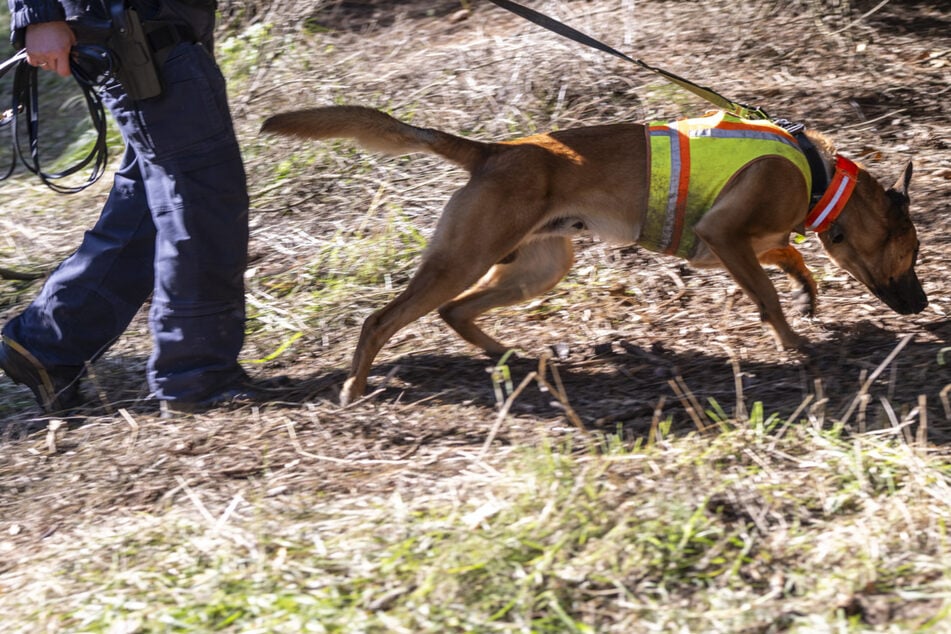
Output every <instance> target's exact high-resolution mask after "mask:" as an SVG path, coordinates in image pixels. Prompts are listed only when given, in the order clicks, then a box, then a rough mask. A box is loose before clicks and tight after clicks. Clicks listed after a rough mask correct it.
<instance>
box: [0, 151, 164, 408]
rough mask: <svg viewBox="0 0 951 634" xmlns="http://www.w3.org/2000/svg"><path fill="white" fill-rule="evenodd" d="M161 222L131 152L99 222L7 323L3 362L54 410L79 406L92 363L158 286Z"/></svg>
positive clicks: (0, 363)
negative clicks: (156, 269) (87, 367)
mask: <svg viewBox="0 0 951 634" xmlns="http://www.w3.org/2000/svg"><path fill="white" fill-rule="evenodd" d="M154 239H155V227H154V225H153V224H152V218H151V216H150V214H149V209H148V205H147V203H146V199H145V190H144V188H143V184H142V177H141V173H140V171H139V163H138V161H137V159H136V155H135V152H134V151H132V150H131V149H129V150H127V151H126V154H125V155H124V157H123V160H122V164H121V165H120V167H119V170H118V171H117V172H116V175H115V178H114V183H113V188H112V191H111V192H110V194H109V198H108V199H107V201H106V204H105V206H104V207H103V210H102V213H101V215H100V217H99V220H98V221H97V223H96V224H95V226H94V227H93V228H92V229H90V230H89V231H87V232H86V233H85V236H84V238H83V241H82V243H81V245H80V246H79V248H78V249H77V250H76V252H75V253H73V254H72V255H71V256H69V257H68V258H67V259H66V260H65V261H64V262H63V263H62V264H60V266H59V267H58V268H57V269H56V270H55V271H53V273H52V274H51V275H50V276H49V278H48V279H47V280H46V282H45V283H44V285H43V288H42V289H41V290H40V293H39V295H38V296H37V297H36V299H34V300H33V302H32V303H31V304H30V305H29V306H28V307H27V309H26V310H25V311H24V312H23V313H21V314H20V315H18V316H16V317H14V318H13V319H12V320H10V321H9V322H8V323H7V324H6V325H5V326H4V328H3V337H4V343H3V345H2V347H0V366H2V367H3V369H4V370H5V371H6V373H7V374H8V375H9V376H10V378H12V379H13V380H14V381H17V382H18V383H24V384H26V385H27V386H29V387H30V388H31V389H32V390H33V392H34V394H35V395H36V397H37V401H38V402H39V403H40V405H42V406H43V407H44V409H46V410H48V411H56V410H61V409H64V408H68V407H73V406H76V405H79V404H80V400H81V399H80V395H79V391H78V388H79V377H80V376H81V375H82V373H83V371H84V366H85V363H86V362H88V361H92V360H94V359H96V358H97V357H98V356H100V355H101V354H102V353H103V352H105V351H106V350H107V349H108V347H109V346H110V345H111V344H112V343H113V342H114V341H115V340H116V338H117V337H118V336H119V335H120V334H122V332H123V331H124V330H125V329H126V327H127V326H128V325H129V322H130V321H131V320H132V318H133V316H135V313H136V311H138V309H139V307H141V306H142V303H143V302H144V301H145V299H146V298H147V297H148V295H149V293H150V292H151V290H152V285H153V275H152V262H153V259H154V248H153V244H154Z"/></svg>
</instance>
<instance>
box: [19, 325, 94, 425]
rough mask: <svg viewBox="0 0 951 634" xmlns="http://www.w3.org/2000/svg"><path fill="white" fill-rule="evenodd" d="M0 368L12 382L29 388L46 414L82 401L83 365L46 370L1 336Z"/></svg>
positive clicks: (24, 351)
mask: <svg viewBox="0 0 951 634" xmlns="http://www.w3.org/2000/svg"><path fill="white" fill-rule="evenodd" d="M0 370H3V372H4V373H5V374H6V375H7V376H8V377H10V379H11V380H12V381H13V382H14V383H19V384H21V385H25V386H27V387H28V388H30V390H32V392H33V396H35V397H36V402H37V403H39V405H40V407H42V408H43V411H44V412H46V413H47V414H55V413H58V412H63V411H68V410H72V409H76V408H78V407H79V406H81V405H82V404H83V397H82V394H80V392H79V379H80V377H81V376H82V375H83V372H84V371H85V368H83V367H60V368H50V369H47V368H45V367H43V365H42V364H41V363H40V362H39V361H37V360H36V358H35V357H34V356H33V355H32V354H30V352H29V351H28V350H27V349H26V348H24V347H23V346H21V345H20V344H18V343H17V342H15V341H13V340H12V339H7V338H6V337H4V338H3V342H2V343H0Z"/></svg>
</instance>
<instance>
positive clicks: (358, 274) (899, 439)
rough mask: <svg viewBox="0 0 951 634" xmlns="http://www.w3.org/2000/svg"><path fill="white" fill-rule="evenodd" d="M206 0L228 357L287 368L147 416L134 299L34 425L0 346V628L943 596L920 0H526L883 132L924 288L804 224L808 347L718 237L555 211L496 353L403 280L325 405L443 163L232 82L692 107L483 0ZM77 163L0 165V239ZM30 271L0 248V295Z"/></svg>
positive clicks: (285, 88) (382, 627) (427, 619)
mask: <svg viewBox="0 0 951 634" xmlns="http://www.w3.org/2000/svg"><path fill="white" fill-rule="evenodd" d="M222 4H223V7H224V16H223V18H224V19H223V26H222V33H221V38H220V40H219V41H220V46H219V51H218V53H219V57H220V59H221V61H222V63H223V66H224V68H225V70H226V72H227V74H228V76H229V79H230V86H231V91H232V103H233V109H234V111H235V115H236V122H237V125H238V128H239V135H240V137H241V140H242V144H243V147H244V150H245V158H246V162H247V166H248V172H249V175H250V183H251V189H252V200H253V210H252V227H253V229H252V231H253V255H254V257H255V261H254V262H253V265H252V270H251V271H250V272H249V276H248V298H249V309H250V313H251V321H250V323H249V336H248V342H247V345H246V349H245V354H244V357H245V361H246V363H247V365H248V367H249V368H250V369H251V370H252V371H255V372H257V371H260V373H262V374H264V375H270V374H276V373H286V374H288V375H290V376H291V377H293V378H294V379H296V384H295V385H294V387H293V388H290V389H288V390H287V392H286V394H282V395H281V397H280V399H278V400H277V401H276V402H273V403H268V404H263V405H261V406H260V407H255V408H245V409H240V410H235V411H227V412H216V413H213V414H209V415H205V416H198V417H194V418H189V419H184V420H177V421H162V420H159V419H158V418H157V417H156V410H155V406H154V404H153V403H152V402H150V401H149V400H148V398H147V389H146V388H145V386H144V381H143V379H142V371H143V367H144V363H145V359H146V357H147V355H148V350H149V348H148V346H149V343H148V334H147V332H146V328H145V324H144V320H143V319H142V318H141V317H140V318H139V319H137V320H136V322H135V323H134V324H133V327H132V328H131V329H130V331H129V333H128V334H127V336H125V337H123V339H122V340H120V342H119V343H118V344H117V345H116V347H115V348H114V349H113V350H111V351H110V353H109V354H108V355H106V357H104V358H103V359H102V360H100V361H99V362H98V363H97V364H96V365H95V367H94V368H93V379H94V381H93V385H92V386H91V387H90V388H89V393H90V395H93V394H95V395H97V396H98V398H97V399H96V402H97V405H96V406H95V407H90V408H89V410H88V411H87V412H85V413H84V414H85V415H84V416H81V417H78V418H77V419H75V420H71V421H67V422H66V424H58V423H57V424H51V423H52V422H51V421H48V420H46V419H44V418H42V417H40V416H39V415H38V413H37V410H36V409H34V408H33V407H32V406H31V399H30V397H29V395H28V394H26V393H25V392H24V391H23V390H22V389H19V388H16V387H14V386H12V385H10V384H9V383H8V382H6V381H4V382H2V383H0V398H2V402H0V535H2V537H0V611H2V612H3V614H4V615H5V617H6V622H5V628H6V629H9V630H10V631H23V632H27V631H29V632H34V631H128V632H132V631H143V632H145V631H208V630H211V629H221V630H224V631H242V632H245V631H302V630H303V629H304V625H303V624H304V623H306V624H307V625H308V626H309V627H310V628H311V629H313V630H316V631H321V628H323V629H325V630H327V631H354V632H356V631H380V632H382V631H411V632H418V631H433V632H435V631H440V632H445V631H460V632H461V631H513V632H514V631H552V632H563V631H599V632H600V631H604V632H608V631H616V632H632V631H633V632H637V631H645V632H646V631H721V632H739V631H749V632H770V631H801V632H817V631H818V632H822V631H856V632H857V631H894V632H899V631H901V632H905V631H913V630H915V629H916V628H917V629H921V630H924V629H927V628H928V627H930V628H931V629H933V630H934V631H945V630H947V628H946V627H945V626H944V625H943V622H942V621H943V619H944V617H945V616H946V614H947V605H949V603H948V583H947V570H948V560H947V552H948V541H947V535H946V529H945V526H946V525H947V515H948V513H949V509H951V504H949V498H948V489H947V487H948V479H947V474H948V465H949V461H948V459H947V457H946V455H945V443H946V442H947V441H948V438H949V432H948V429H949V428H948V423H949V422H951V409H949V405H948V402H947V398H948V392H947V389H948V388H947V387H946V386H948V385H949V384H951V372H949V369H948V357H947V355H948V354H951V353H949V351H948V350H947V348H948V347H949V346H951V344H949V343H948V339H949V335H951V331H949V326H948V321H947V316H946V313H947V311H948V310H949V309H951V291H949V287H948V285H947V281H946V280H947V271H946V269H947V262H948V258H947V253H948V240H947V237H946V235H945V233H946V232H945V231H944V224H945V223H944V221H945V219H946V218H947V214H948V210H949V207H948V200H949V199H951V178H949V177H951V155H949V151H948V150H949V146H948V140H947V130H948V129H949V123H951V115H949V111H948V106H947V102H948V100H947V73H948V68H949V66H948V64H949V63H951V59H949V58H948V53H947V52H948V50H949V49H951V39H949V36H948V33H949V29H948V23H949V19H951V18H949V15H948V12H947V10H943V9H939V8H935V7H932V6H926V5H925V4H918V3H907V2H901V3H900V2H896V1H894V0H893V1H892V2H891V3H888V4H887V5H884V6H883V7H881V8H880V9H879V10H878V11H876V12H875V13H872V14H871V15H869V16H868V17H865V18H864V19H861V20H859V21H857V22H855V23H854V24H851V22H852V20H853V19H855V18H858V17H859V16H861V15H862V14H864V13H866V12H867V11H869V10H870V9H873V8H874V6H875V4H877V3H875V4H872V3H870V2H869V3H859V2H852V6H851V7H849V6H848V4H847V3H837V4H835V6H834V7H833V5H831V4H829V5H823V4H821V3H797V2H788V3H779V4H776V3H753V4H752V5H750V4H746V5H736V4H729V3H715V4H713V5H711V4H710V3H702V4H701V3H681V2H638V3H634V2H630V1H627V0H617V1H601V0H598V1H592V2H538V3H534V4H533V6H536V7H537V8H539V9H541V10H544V11H546V12H549V13H551V14H552V15H554V16H556V17H559V18H561V19H564V20H566V21H569V22H571V23H572V24H573V25H575V26H577V27H579V28H581V29H583V30H585V31H587V32H590V33H592V34H595V35H597V36H599V37H602V38H603V39H605V40H606V41H608V42H609V43H611V44H613V45H615V46H617V47H618V48H620V49H621V50H624V51H626V52H633V53H634V54H636V55H638V56H640V57H643V58H644V59H645V60H647V61H649V62H652V63H655V64H659V65H661V66H664V67H665V68H668V69H669V70H671V71H673V72H676V73H680V74H683V75H686V76H688V77H691V78H693V79H696V80H697V81H699V82H700V83H707V84H710V85H711V86H713V87H715V88H716V89H717V90H719V91H721V92H723V93H724V94H726V95H728V96H730V97H732V98H734V99H736V100H739V101H744V102H749V103H755V104H759V105H761V106H763V107H765V108H766V109H767V110H768V111H769V112H770V113H772V114H774V115H776V116H785V117H788V118H792V119H802V120H804V121H806V122H807V123H808V124H809V125H811V126H813V127H815V128H816V129H819V130H822V131H824V132H827V133H829V134H830V135H831V136H832V137H833V138H835V139H836V140H837V141H838V142H839V145H840V148H841V149H842V150H843V151H845V152H846V153H848V154H849V155H850V156H852V157H854V158H860V159H862V160H864V161H865V162H866V163H867V164H868V165H869V167H870V169H871V170H872V171H873V173H875V174H877V175H879V176H881V177H882V179H883V180H891V178H892V177H893V176H894V175H896V174H897V173H898V172H899V170H900V168H901V166H902V165H903V164H904V162H905V161H906V160H908V159H910V158H914V159H915V162H916V171H915V179H914V181H913V184H912V192H913V205H914V208H915V210H916V212H915V213H916V214H917V216H916V219H917V222H918V225H919V227H920V233H921V237H922V259H921V264H920V267H919V274H920V276H921V277H922V279H923V280H924V283H925V287H926V290H927V291H928V293H929V296H930V298H931V300H932V304H931V307H930V308H929V310H928V311H927V312H925V313H923V314H922V315H919V316H916V317H913V318H906V317H898V316H895V315H892V314H890V313H889V312H888V311H887V309H886V308H885V307H884V306H882V305H880V304H879V303H877V302H876V301H875V300H874V299H873V298H871V297H870V296H869V295H868V294H867V293H866V292H865V290H864V289H863V288H861V287H860V286H859V285H857V284H856V283H855V282H853V281H852V280H850V279H849V278H848V277H847V276H846V275H845V274H844V273H842V272H841V271H839V270H837V269H836V268H834V266H833V265H832V264H831V263H830V262H829V261H828V260H827V259H826V258H825V257H824V256H823V255H822V254H821V253H820V250H819V249H818V246H817V244H816V243H815V241H814V240H813V239H810V240H808V241H807V242H806V243H805V244H804V245H803V250H804V252H805V253H806V259H807V262H808V263H809V264H810V266H811V267H812V268H813V270H814V272H815V273H816V276H817V279H818V281H819V285H820V293H821V296H820V314H819V317H818V318H817V320H815V321H812V322H807V321H803V320H798V321H797V322H796V323H795V324H794V326H795V327H796V328H797V329H798V330H800V331H802V332H803V333H804V334H806V335H808V336H809V337H810V338H811V339H813V340H815V341H816V342H817V343H818V344H819V345H818V350H817V352H816V354H814V355H813V356H811V357H809V358H803V357H800V356H798V355H787V354H777V353H775V352H774V351H773V348H772V342H771V340H770V337H769V336H768V335H767V334H766V333H765V332H764V331H763V329H762V328H761V326H760V325H759V323H758V320H757V318H756V315H755V310H754V309H753V307H752V305H751V304H750V303H749V302H748V301H747V300H745V299H744V298H743V297H741V296H740V295H739V294H737V293H736V292H734V291H732V290H731V289H732V285H731V283H730V281H729V279H728V277H727V276H726V275H725V274H723V273H720V272H710V271H693V270H690V269H688V268H686V267H685V266H683V265H682V264H681V263H680V262H678V261H676V260H670V259H665V258H661V257H659V256H654V255H652V254H648V253H645V252H642V251H639V250H636V249H620V250H619V249H614V248H608V247H606V246H605V245H602V244H600V243H597V242H595V241H593V240H591V239H585V240H581V241H579V256H578V259H579V263H578V266H577V267H576V269H575V270H574V271H573V272H572V273H571V274H570V276H569V278H568V279H567V280H566V281H565V283H563V284H562V285H561V286H560V287H559V288H558V289H556V290H555V291H554V292H552V293H550V294H549V295H547V296H546V297H545V298H543V299H541V300H539V301H536V302H534V303H532V304H531V305H529V306H527V307H515V308H511V309H504V310H500V311H497V312H496V313H494V314H493V315H492V316H490V317H489V320H488V321H489V324H490V329H491V330H493V331H494V332H496V333H499V334H500V335H502V336H504V337H505V339H506V341H507V342H508V343H510V344H512V345H515V346H517V347H519V348H520V349H521V350H522V351H523V352H522V353H521V354H520V355H519V357H517V358H512V359H510V360H509V361H508V363H507V365H506V366H505V370H506V371H507V372H508V376H509V380H510V383H509V384H506V380H505V377H506V373H505V372H501V371H499V370H498V369H496V370H495V372H492V373H490V372H489V371H487V370H492V367H491V364H490V362H489V361H487V360H484V359H483V358H481V357H479V356H478V355H476V354H474V353H473V351H472V350H471V349H469V348H468V347H467V346H465V345H464V344H462V343H461V342H459V341H458V340H457V339H456V338H454V337H453V336H452V335H450V334H449V333H448V332H447V329H446V328H445V327H444V326H443V325H442V324H441V322H440V321H439V320H438V318H434V317H429V318H426V319H423V320H421V321H420V322H419V323H417V324H414V325H413V326H411V327H409V328H407V329H406V330H405V331H403V332H402V333H400V334H399V335H398V336H397V337H396V338H395V339H394V341H393V342H392V343H391V344H390V346H388V348H387V349H386V350H384V352H383V354H382V355H381V357H380V363H379V366H378V367H377V370H376V372H375V374H374V376H373V377H372V383H371V391H375V393H374V395H373V396H372V398H370V399H368V400H367V401H365V402H362V403H360V404H358V405H357V406H355V407H352V408H349V409H346V410H341V409H340V408H338V407H337V406H336V405H335V404H334V403H335V397H336V390H337V388H338V387H339V384H340V382H341V381H342V378H343V372H344V369H345V368H346V366H347V364H348V362H349V355H350V353H351V351H352V347H353V344H354V341H355V337H356V334H357V331H358V330H359V325H360V323H361V322H362V320H363V318H364V317H365V316H366V315H367V314H369V312H370V311H372V310H373V309H375V308H376V307H378V306H380V305H381V304H382V303H383V302H385V301H386V299H387V298H389V297H391V296H392V295H393V293H394V292H396V291H397V290H398V289H399V288H400V287H401V286H402V284H403V283H405V281H406V279H407V278H408V276H409V275H411V274H412V271H413V267H414V266H415V264H416V262H417V256H418V254H419V251H420V249H422V248H423V245H424V243H425V238H426V236H427V235H428V234H429V232H430V231H431V230H432V228H433V226H434V223H435V219H436V216H437V213H438V209H439V208H440V207H441V205H442V204H443V202H444V201H445V199H446V198H447V197H448V195H449V194H450V193H451V192H452V191H453V190H454V189H455V188H456V187H458V186H459V185H460V184H461V182H462V179H463V177H462V175H461V174H460V173H459V172H458V171H457V170H455V169H454V168H452V167H450V166H447V165H444V164H442V163H439V162H438V161H437V160H435V159H431V158H429V157H407V158H399V159H381V158H380V157H377V156H373V155H369V154H366V153H363V152H360V151H357V150H354V149H353V148H350V147H349V146H346V145H329V144H328V145H317V144H310V143H288V142H287V141H285V140H281V141H280V142H276V141H275V140H274V139H267V138H261V137H259V136H258V135H257V128H258V126H259V125H260V122H261V120H262V119H263V118H264V117H266V116H267V115H269V114H272V113H273V112H276V111H280V110H283V109H289V108H296V107H304V106H307V105H316V104H327V103H334V102H347V103H359V104H364V105H372V106H377V107H382V108H386V109H388V110H390V111H392V112H394V114H396V115H398V116H400V117H402V118H404V119H406V120H409V121H413V122H416V123H419V124H423V125H429V126H436V127H442V128H445V129H447V130H452V131H456V132H461V133H464V134H469V135H473V136H478V137H480V138H486V139H499V138H505V137H509V136H512V135H518V134H527V133H530V132H534V131H536V130H544V129H549V128H564V127H568V126H572V125H579V124H593V123H606V122H614V121H618V120H645V119H653V118H672V117H677V116H681V115H688V114H695V113H697V112H699V111H701V110H703V109H704V107H705V106H704V105H703V104H701V103H699V102H698V101H696V100H695V99H694V98H692V97H689V96H685V95H683V94H682V93H680V92H678V91H676V90H674V89H671V88H670V87H669V86H667V85H665V84H664V83H663V82H662V81H661V80H659V79H657V78H655V77H652V76H650V75H648V74H646V73H644V72H643V71H640V70H638V69H636V68H633V67H629V66H626V65H624V64H623V63H621V62H618V61H616V60H613V59H611V58H607V57H604V56H602V55H601V54H598V53H595V52H589V51H587V50H585V49H583V48H580V47H578V46H577V45H574V44H571V43H569V42H565V41H562V40H558V39H556V38H554V36H550V35H548V34H546V33H545V32H542V31H539V30H538V29H537V28H535V27H532V26H531V25H528V24H526V23H524V22H522V21H519V20H518V19H517V18H514V17H512V16H509V15H507V14H506V13H504V12H501V11H499V10H497V9H493V8H491V7H488V6H483V5H485V3H483V4H480V5H473V6H472V13H471V14H470V15H469V17H468V19H465V20H457V19H456V17H458V16H456V12H457V11H458V10H459V9H460V8H462V6H463V4H462V3H459V2H454V1H452V2H450V1H440V2H427V3H415V2H404V3H383V2H373V1H369V0H367V1H364V2H320V1H318V2H309V3H293V2H290V1H278V2H274V3H271V4H270V5H268V6H267V7H264V6H260V5H257V4H255V3H253V2H246V3H237V2H230V3H222ZM453 16H456V17H453ZM736 24H742V25H744V28H743V29H742V30H741V32H740V33H739V34H737V30H736ZM847 25H849V26H848V28H845V29H843V27H846V26H847ZM105 187H106V184H105V183H103V184H101V186H100V187H99V188H98V189H96V190H94V191H90V192H87V193H86V194H82V195H79V196H76V197H68V198H63V197H53V196H51V195H49V194H46V193H45V192H43V191H42V190H40V189H39V188H38V187H37V186H35V185H32V184H31V183H30V182H29V181H27V180H22V179H21V180H19V181H17V183H16V185H15V186H12V185H11V184H5V185H3V186H2V187H0V203H2V205H3V210H4V212H3V214H2V215H0V226H2V229H3V231H2V232H0V236H2V238H0V254H2V255H3V257H4V261H3V265H4V266H10V267H17V268H28V269H35V268H41V269H42V268H49V267H51V266H53V265H54V264H55V263H56V262H57V261H58V260H59V259H60V258H61V257H62V256H63V255H65V254H66V253H68V251H69V249H71V248H73V247H74V246H75V244H76V242H77V241H78V239H79V236H80V234H81V231H82V228H83V227H84V226H85V225H87V224H89V222H91V220H92V217H91V216H90V214H91V213H92V210H93V209H96V208H98V207H99V206H100V205H101V202H102V196H103V195H104V192H105ZM779 284H780V286H781V287H782V285H783V282H782V281H781V280H780V281H779ZM35 288H36V286H35V283H34V284H30V283H16V284H13V283H8V282H3V286H2V287H0V310H2V311H3V314H4V315H5V316H6V315H11V314H13V313H14V312H15V311H17V310H19V309H20V308H22V307H23V306H24V305H25V303H26V302H27V301H29V298H30V297H31V295H32V294H33V293H34V292H35ZM549 348H552V350H551V354H552V356H553V357H554V360H548V361H547V362H546V366H545V367H544V368H543V369H542V368H540V367H539V363H538V361H537V358H538V357H540V356H542V355H544V354H545V353H546V352H549ZM540 370H543V371H542V372H540V374H539V375H537V376H536V377H534V378H528V380H527V382H525V383H524V385H523V381H525V380H526V377H531V373H533V372H539V371H540ZM539 376H540V377H541V378H543V379H544V382H540V381H538V380H537V379H538V378H539ZM493 377H495V380H494V379H493ZM520 386H521V387H522V389H521V391H520V392H517V390H518V389H519V387H520ZM515 392H517V394H515ZM579 423H580V425H581V426H583V428H584V431H581V430H579V428H578V426H579ZM9 624H12V625H9Z"/></svg>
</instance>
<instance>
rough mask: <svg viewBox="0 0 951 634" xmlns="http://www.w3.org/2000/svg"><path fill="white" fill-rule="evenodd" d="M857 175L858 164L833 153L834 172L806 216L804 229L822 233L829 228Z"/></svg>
mask: <svg viewBox="0 0 951 634" xmlns="http://www.w3.org/2000/svg"><path fill="white" fill-rule="evenodd" d="M858 176H859V166H858V165H856V164H855V163H853V162H852V161H850V160H849V159H847V158H845V157H844V156H842V155H841V154H836V155H835V174H833V176H832V182H831V183H829V187H828V189H826V191H825V193H824V194H823V195H822V198H820V199H819V202H817V203H816V205H815V207H813V208H812V211H810V212H809V215H808V216H806V229H808V230H809V231H815V232H816V233H822V232H823V231H825V230H826V229H828V228H829V225H831V224H832V223H833V222H834V221H835V219H836V218H838V217H839V214H840V213H842V208H843V207H845V205H846V203H848V202H849V197H850V196H852V190H853V189H855V183H856V181H857V180H858Z"/></svg>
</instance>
